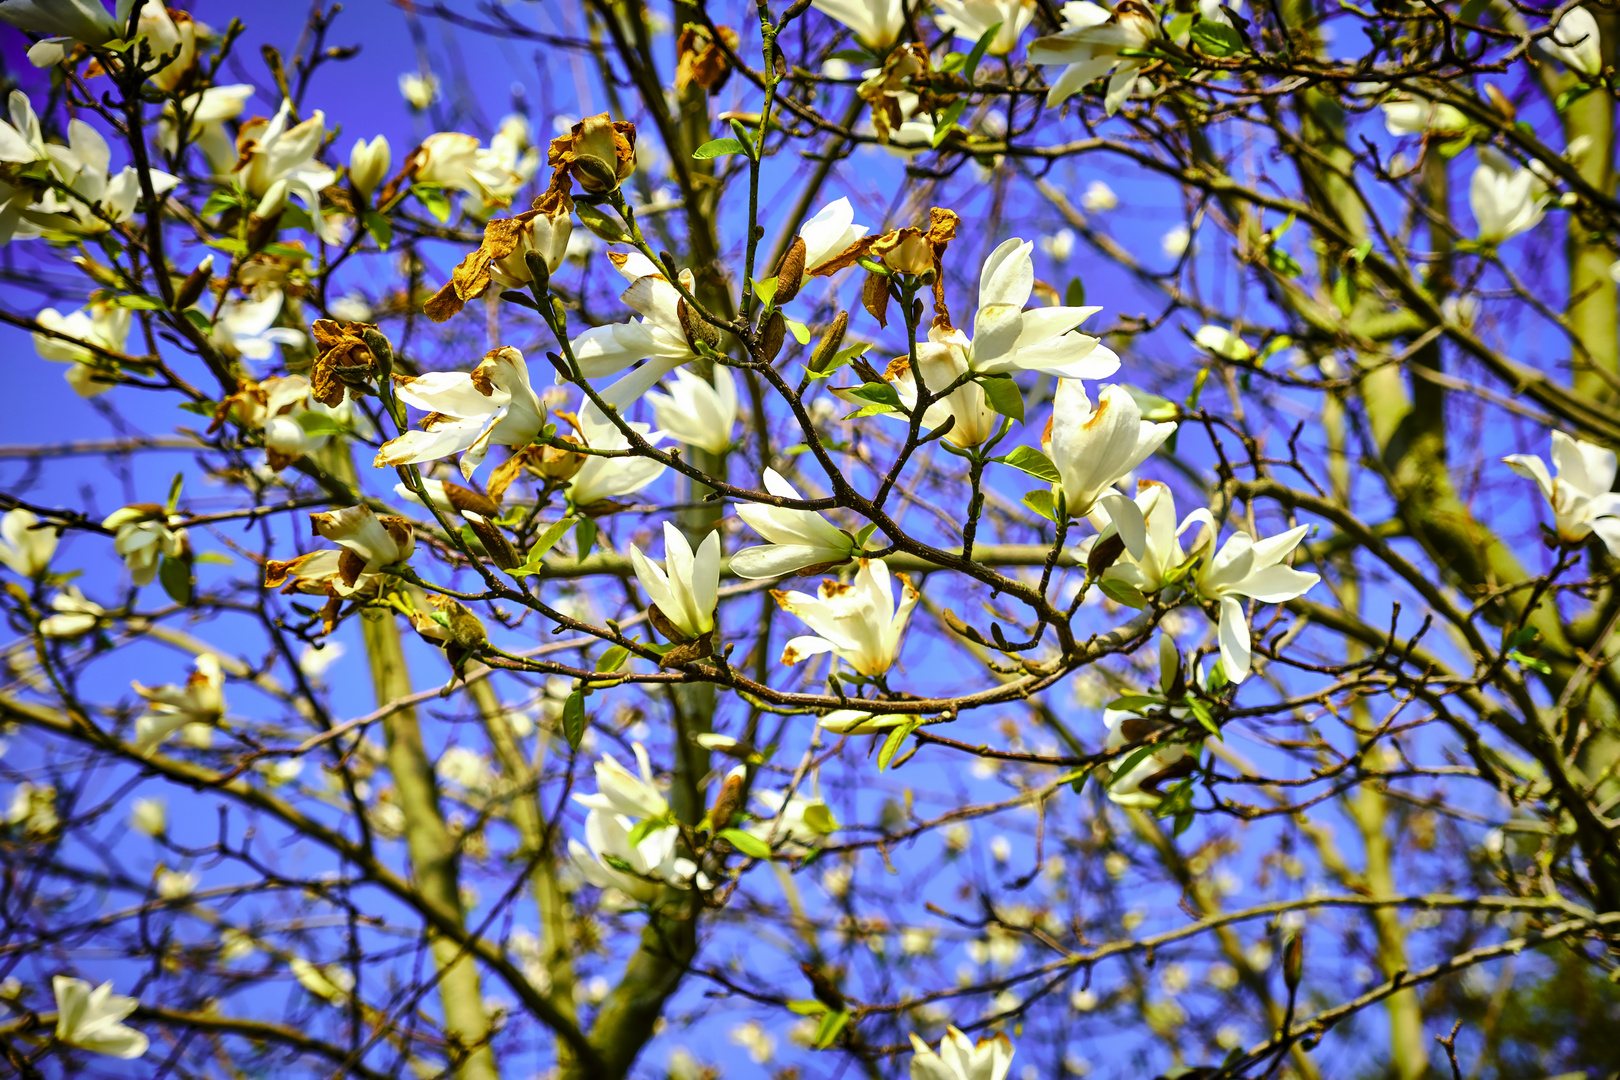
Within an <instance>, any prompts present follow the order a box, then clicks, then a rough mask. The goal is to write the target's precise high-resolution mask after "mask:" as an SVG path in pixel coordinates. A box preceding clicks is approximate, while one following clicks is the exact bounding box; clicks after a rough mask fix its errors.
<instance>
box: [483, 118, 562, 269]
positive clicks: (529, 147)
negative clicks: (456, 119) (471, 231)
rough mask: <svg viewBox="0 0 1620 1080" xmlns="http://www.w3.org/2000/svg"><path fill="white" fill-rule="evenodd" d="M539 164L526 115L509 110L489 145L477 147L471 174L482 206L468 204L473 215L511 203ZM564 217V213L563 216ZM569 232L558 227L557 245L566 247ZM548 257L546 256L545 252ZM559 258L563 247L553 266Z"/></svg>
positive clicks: (485, 215)
mask: <svg viewBox="0 0 1620 1080" xmlns="http://www.w3.org/2000/svg"><path fill="white" fill-rule="evenodd" d="M539 168H540V151H539V149H538V148H537V147H535V146H534V144H533V135H532V132H531V131H530V130H529V121H528V119H527V118H525V117H523V116H521V115H519V114H517V113H511V114H509V115H507V116H505V117H503V118H502V119H501V126H500V127H499V128H497V129H496V130H495V134H494V135H492V136H490V139H489V145H488V146H487V147H485V148H484V149H482V150H480V151H478V156H477V158H476V159H475V168H474V170H473V174H472V178H473V180H474V181H475V182H476V183H477V185H478V187H479V189H480V190H479V192H478V196H479V199H480V200H481V202H482V205H481V206H478V207H473V208H471V209H472V211H473V214H474V216H475V217H478V218H480V219H483V218H488V217H489V216H490V215H492V214H493V213H494V212H495V211H496V210H498V209H500V208H502V207H505V206H510V205H511V204H512V196H514V195H516V194H517V192H518V189H519V188H521V187H522V186H523V185H524V184H527V183H528V182H529V181H530V180H532V179H534V174H535V172H536V171H537V170H538V169H539ZM563 220H565V221H566V220H567V215H566V214H565V215H564V216H563ZM567 242H568V233H567V232H566V231H565V230H559V240H558V245H557V246H558V247H559V249H561V248H565V247H566V245H567ZM548 258H549V256H548ZM561 259H562V251H561V250H559V251H558V253H557V259H556V260H555V261H553V263H552V267H553V269H555V268H556V263H557V262H560V261H561Z"/></svg>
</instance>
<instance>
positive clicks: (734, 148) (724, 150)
mask: <svg viewBox="0 0 1620 1080" xmlns="http://www.w3.org/2000/svg"><path fill="white" fill-rule="evenodd" d="M747 153H748V147H746V146H744V145H743V144H742V141H741V140H739V139H710V140H709V141H708V142H706V143H704V144H703V145H702V146H700V147H698V148H697V149H696V150H694V151H692V156H693V157H695V158H697V159H698V160H699V161H708V160H710V159H711V158H717V157H725V156H727V155H728V154H743V155H744V156H746V155H747Z"/></svg>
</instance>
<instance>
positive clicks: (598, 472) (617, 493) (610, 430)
mask: <svg viewBox="0 0 1620 1080" xmlns="http://www.w3.org/2000/svg"><path fill="white" fill-rule="evenodd" d="M626 426H627V427H629V428H630V430H631V431H633V432H635V433H636V434H637V435H639V436H641V437H642V439H644V440H645V441H646V442H647V443H649V444H650V445H653V446H656V445H658V443H659V442H661V441H662V440H663V438H664V433H663V432H662V431H654V430H652V426H651V425H649V424H640V423H630V424H627V425H626ZM579 433H580V437H581V439H582V440H583V442H584V444H585V445H586V446H588V447H590V448H591V449H593V450H628V449H630V440H629V438H627V437H626V436H625V434H624V432H622V431H620V430H619V428H618V425H616V424H614V423H613V421H611V420H609V419H608V418H607V416H606V415H604V414H603V413H602V411H601V410H600V409H598V408H597V407H596V403H595V402H588V403H587V404H586V405H585V407H584V408H582V409H580V410H579ZM665 468H666V466H665V465H664V463H663V462H661V461H655V460H654V459H652V458H649V457H598V456H596V455H590V456H587V457H586V458H585V464H583V465H581V466H580V467H579V471H578V472H576V473H575V474H574V478H573V479H572V480H570V481H569V482H568V498H569V500H570V501H572V502H573V504H574V505H575V506H590V505H592V504H593V503H599V502H602V501H603V500H605V499H617V498H619V497H621V496H624V495H629V494H632V493H634V492H637V491H640V490H641V489H642V488H644V487H646V486H647V485H648V484H650V483H652V482H653V481H654V480H656V479H658V478H659V477H660V476H661V475H663V472H664V469H665Z"/></svg>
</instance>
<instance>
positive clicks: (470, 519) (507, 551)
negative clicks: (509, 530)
mask: <svg viewBox="0 0 1620 1080" xmlns="http://www.w3.org/2000/svg"><path fill="white" fill-rule="evenodd" d="M462 517H464V518H465V519H466V520H467V527H468V528H470V529H471V530H472V531H473V535H474V536H476V537H478V542H479V543H481V544H483V545H484V550H485V551H487V552H489V557H490V559H491V560H493V561H494V563H495V565H496V566H498V567H500V568H501V569H502V570H511V569H512V568H513V567H517V566H522V565H523V558H522V556H520V555H519V554H518V553H517V549H515V548H514V547H512V542H511V541H510V540H508V539H507V538H506V534H505V533H503V532H501V527H500V526H499V525H497V524H495V523H494V522H493V521H491V520H489V519H488V518H486V517H484V516H483V515H482V514H475V513H473V512H472V511H470V510H469V511H468V512H467V513H465V514H463V515H462Z"/></svg>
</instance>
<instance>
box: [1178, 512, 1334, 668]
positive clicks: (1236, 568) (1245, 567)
mask: <svg viewBox="0 0 1620 1080" xmlns="http://www.w3.org/2000/svg"><path fill="white" fill-rule="evenodd" d="M1309 528H1310V527H1309V526H1308V525H1300V526H1297V527H1296V528H1292V529H1289V530H1288V531H1287V532H1285V533H1283V534H1281V535H1279V536H1273V537H1271V538H1270V539H1269V540H1256V539H1254V538H1253V537H1251V536H1250V535H1249V534H1248V533H1242V532H1240V533H1234V534H1233V535H1232V536H1231V537H1229V538H1228V539H1227V541H1226V543H1225V544H1222V545H1221V549H1220V550H1219V551H1217V552H1216V553H1215V554H1214V555H1213V556H1207V555H1206V557H1205V559H1204V561H1203V563H1202V564H1200V565H1199V567H1198V572H1197V574H1196V575H1195V577H1194V587H1195V588H1196V589H1197V591H1198V594H1199V595H1200V596H1202V597H1203V598H1204V599H1206V600H1211V601H1214V602H1216V603H1218V604H1220V608H1221V616H1220V633H1219V637H1220V643H1221V667H1222V669H1223V670H1224V671H1225V673H1226V677H1227V679H1228V680H1230V681H1231V682H1233V683H1240V682H1242V681H1243V680H1244V679H1245V678H1247V677H1248V675H1249V656H1250V654H1249V617H1248V614H1247V612H1245V611H1244V609H1243V602H1242V601H1241V600H1239V599H1238V597H1241V596H1246V597H1249V598H1250V599H1253V600H1258V601H1260V602H1261V603H1263V604H1281V603H1283V602H1284V601H1288V600H1293V599H1296V598H1297V597H1300V596H1304V595H1305V593H1306V592H1307V591H1308V590H1309V589H1310V588H1311V587H1312V586H1313V585H1315V584H1316V583H1317V582H1318V581H1321V580H1322V579H1321V577H1320V576H1319V575H1317V574H1308V573H1306V572H1304V571H1303V570H1295V569H1294V568H1293V567H1291V566H1284V565H1282V561H1283V559H1285V558H1287V557H1288V555H1289V553H1291V552H1292V551H1293V550H1294V549H1295V548H1296V547H1298V546H1299V543H1300V541H1301V540H1303V539H1305V533H1306V531H1307V530H1308V529H1309ZM1206 536H1207V538H1208V539H1207V543H1206V545H1205V550H1206V551H1207V550H1208V548H1209V547H1213V546H1214V533H1213V531H1212V532H1210V533H1208V534H1206Z"/></svg>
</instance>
